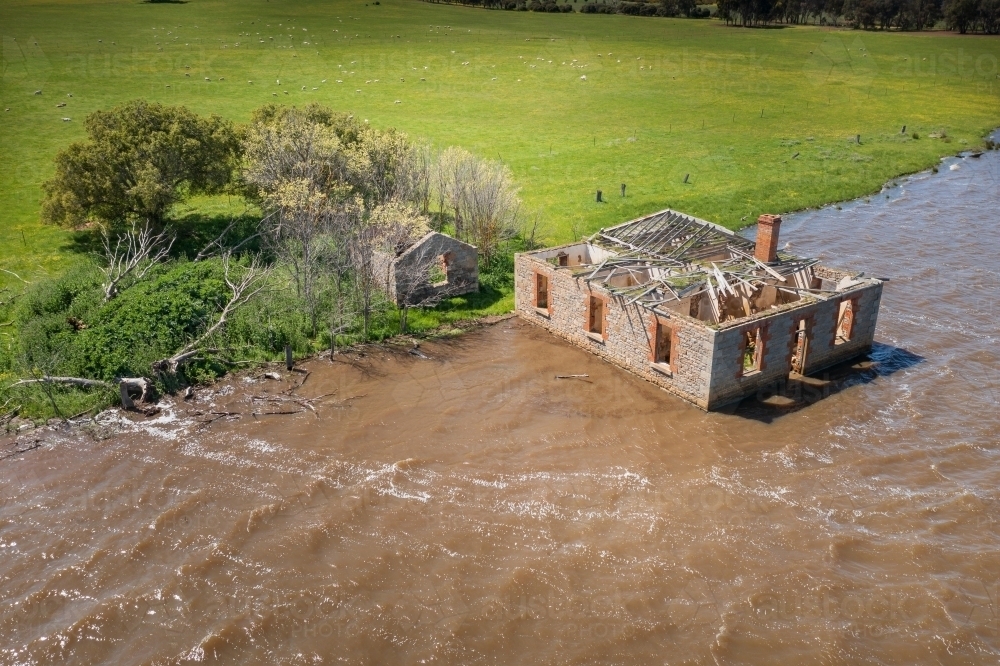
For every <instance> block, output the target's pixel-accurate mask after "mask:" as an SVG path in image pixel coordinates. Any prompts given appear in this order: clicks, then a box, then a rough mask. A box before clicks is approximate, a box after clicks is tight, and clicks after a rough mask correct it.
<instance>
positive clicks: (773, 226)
mask: <svg viewBox="0 0 1000 666" xmlns="http://www.w3.org/2000/svg"><path fill="white" fill-rule="evenodd" d="M780 230H781V216H780V215H761V216H760V217H758V218H757V244H756V245H755V246H754V253H753V256H755V257H756V258H757V259H758V260H759V261H763V262H764V263H765V264H769V263H771V262H772V261H777V260H778V231H780Z"/></svg>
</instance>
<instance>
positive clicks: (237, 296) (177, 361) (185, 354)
mask: <svg viewBox="0 0 1000 666" xmlns="http://www.w3.org/2000/svg"><path fill="white" fill-rule="evenodd" d="M222 263H223V269H224V271H225V274H224V279H225V281H226V286H227V287H229V291H230V296H229V301H228V302H227V303H226V304H225V305H224V306H223V308H222V310H221V312H219V316H218V317H217V318H216V320H215V323H213V324H212V325H211V326H209V327H208V328H207V329H205V332H204V333H202V334H201V335H200V336H198V337H197V338H196V339H194V340H192V341H191V342H189V343H188V344H187V345H185V346H184V348H183V349H181V350H180V351H178V352H177V353H176V354H174V355H173V356H171V357H170V358H165V359H162V360H159V361H155V362H154V363H153V372H155V373H158V374H162V373H168V374H176V372H177V370H178V369H179V368H180V367H181V366H182V365H184V364H185V363H187V362H189V361H191V360H192V359H194V358H196V357H197V356H198V354H202V353H212V352H214V351H217V350H213V349H206V348H205V347H204V345H205V342H206V341H207V340H209V339H210V338H211V337H212V336H213V335H214V334H215V333H216V332H217V331H218V330H219V329H221V328H222V327H223V326H225V325H226V322H227V321H229V316H230V315H231V314H232V313H233V312H234V311H235V310H236V309H237V308H239V307H240V306H241V305H243V304H244V303H246V302H247V301H249V300H250V299H252V298H253V297H254V296H256V295H257V294H259V293H260V292H261V291H262V290H263V289H264V287H265V286H266V279H267V277H268V276H269V275H270V268H269V267H268V266H266V265H265V264H264V263H262V262H261V261H260V259H259V258H258V257H254V258H253V259H252V260H251V261H250V264H249V265H248V266H246V267H241V268H240V269H239V271H238V272H240V275H239V277H235V276H234V275H233V274H234V273H236V272H237V271H235V270H233V266H232V263H233V262H232V261H231V258H230V256H229V254H225V255H223V258H222Z"/></svg>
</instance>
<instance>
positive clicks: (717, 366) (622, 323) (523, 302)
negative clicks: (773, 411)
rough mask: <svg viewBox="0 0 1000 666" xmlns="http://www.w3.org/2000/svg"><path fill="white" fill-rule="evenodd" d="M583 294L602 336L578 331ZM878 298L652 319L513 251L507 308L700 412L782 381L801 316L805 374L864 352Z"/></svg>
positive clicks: (858, 296) (858, 295) (852, 292)
mask: <svg viewBox="0 0 1000 666" xmlns="http://www.w3.org/2000/svg"><path fill="white" fill-rule="evenodd" d="M537 274H542V275H544V276H546V277H547V278H548V281H549V283H548V292H549V296H548V298H549V300H548V306H547V307H546V308H544V309H538V308H536V307H535V300H534V299H535V285H536V277H535V276H536V275H537ZM591 295H596V296H599V297H601V298H602V299H604V301H605V326H604V331H603V334H602V335H594V334H588V333H587V330H586V325H587V322H588V311H589V303H590V296H591ZM881 295H882V283H881V282H879V281H877V280H868V281H865V282H863V283H862V284H859V285H858V286H857V287H855V288H853V289H848V290H846V291H845V292H844V293H843V294H838V295H837V296H836V297H835V298H831V299H828V300H825V301H820V300H813V299H809V298H806V299H804V300H803V301H798V302H795V303H789V304H786V305H784V306H781V307H779V308H778V309H777V310H773V311H768V312H762V313H759V314H758V315H755V316H753V317H749V318H745V319H741V320H737V321H732V322H726V323H723V324H721V325H719V326H711V325H708V324H706V323H705V322H702V321H699V320H697V319H694V318H692V317H689V316H686V315H684V314H679V313H669V314H666V315H654V314H653V313H651V312H649V311H648V310H646V309H645V308H642V307H640V306H638V305H635V304H633V305H625V301H624V300H622V299H617V298H614V297H613V296H611V294H609V293H608V292H607V291H605V290H603V289H601V288H600V287H599V286H596V285H593V286H591V285H588V284H587V283H586V282H585V281H584V280H583V279H582V276H581V277H580V278H574V277H573V275H572V273H571V272H570V270H569V269H567V268H556V267H555V266H554V265H552V264H551V263H549V262H547V261H544V260H542V259H539V258H537V257H535V256H531V255H527V254H518V255H516V257H515V260H514V303H515V306H514V307H515V310H516V312H517V313H518V314H519V315H520V316H521V317H523V318H524V319H526V320H528V321H530V322H532V323H534V324H537V325H539V326H541V327H543V328H545V329H547V330H549V331H550V332H552V333H554V334H555V335H558V336H559V337H561V338H563V339H565V340H568V341H569V342H572V343H573V344H575V345H577V346H579V347H583V348H584V349H586V350H588V351H590V352H592V353H594V354H596V355H598V356H600V357H602V358H604V359H606V360H608V361H610V362H612V363H614V364H615V365H618V366H619V367H622V368H624V369H626V370H628V371H630V372H632V373H634V374H636V375H638V376H640V377H642V378H643V379H646V380H648V381H650V382H653V383H654V384H656V385H658V386H660V387H662V388H664V389H666V390H668V391H670V392H672V393H675V394H676V395H679V396H681V397H683V398H685V399H686V400H689V401H691V402H693V403H695V404H696V405H698V406H699V407H701V408H703V409H715V408H718V407H721V406H723V405H725V404H728V403H730V402H734V401H736V400H739V399H740V398H743V397H746V396H749V395H753V394H755V393H756V392H757V391H759V390H761V389H764V388H765V387H768V386H771V385H773V384H774V383H776V382H778V381H781V380H784V379H785V378H787V377H788V374H789V372H790V371H791V362H792V355H793V352H794V350H795V344H796V331H797V330H798V327H799V322H800V321H801V320H803V319H805V321H806V324H807V325H806V331H807V337H808V339H809V349H808V352H807V354H806V368H805V370H806V374H810V373H815V372H818V371H820V370H822V369H824V368H826V367H829V366H831V365H834V364H836V363H839V362H842V361H846V360H848V359H850V358H853V357H855V356H858V355H859V354H863V353H865V352H866V351H868V350H869V349H870V348H871V345H872V342H873V340H874V335H875V324H876V319H877V315H878V307H879V301H880V299H881ZM843 300H852V301H853V302H854V303H855V304H856V305H855V315H854V316H855V323H854V329H853V331H852V335H851V339H850V341H848V342H844V343H842V344H839V345H837V344H834V340H835V332H836V325H837V320H838V316H839V310H840V303H841V302H842V301H843ZM657 320H659V325H663V326H667V327H669V328H670V329H671V330H672V331H673V342H672V355H671V367H670V368H669V371H666V372H664V371H663V370H661V369H658V367H657V366H655V365H654V364H653V363H652V361H653V345H654V344H655V342H654V341H655V339H656V326H657V325H658V323H657ZM753 329H759V330H760V332H761V338H762V340H763V355H762V358H761V362H760V365H759V370H757V371H752V372H744V371H743V345H744V344H745V340H746V336H745V333H746V332H747V331H749V330H753Z"/></svg>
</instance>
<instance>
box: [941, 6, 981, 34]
mask: <svg viewBox="0 0 1000 666" xmlns="http://www.w3.org/2000/svg"><path fill="white" fill-rule="evenodd" d="M978 14H979V2H977V0H948V1H947V2H946V3H945V5H944V18H945V21H946V22H947V23H948V27H949V28H951V29H953V30H958V31H959V32H960V33H961V34H963V35H964V34H965V33H966V32H968V31H969V28H974V27H975V22H976V18H977V16H978Z"/></svg>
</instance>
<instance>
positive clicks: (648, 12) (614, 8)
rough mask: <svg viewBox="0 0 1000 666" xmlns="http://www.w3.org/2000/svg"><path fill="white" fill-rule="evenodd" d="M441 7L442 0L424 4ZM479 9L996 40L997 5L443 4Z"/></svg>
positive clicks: (898, 0) (515, 0) (862, 1)
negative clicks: (933, 32) (942, 32)
mask: <svg viewBox="0 0 1000 666" xmlns="http://www.w3.org/2000/svg"><path fill="white" fill-rule="evenodd" d="M425 1H427V2H441V1H442V0H425ZM445 1H446V2H448V4H460V5H467V6H473V7H483V8H485V9H501V10H509V11H533V12H562V13H570V12H574V11H576V12H579V13H581V14H626V15H631V16H659V17H671V18H673V17H682V16H683V17H687V18H707V17H708V16H710V15H712V16H715V17H716V18H718V19H721V20H723V21H725V22H726V24H727V25H734V26H741V27H748V28H749V27H767V26H774V25H782V24H784V25H804V24H809V23H812V24H816V25H834V26H841V25H842V26H845V27H850V28H855V29H859V30H900V31H916V30H926V29H929V28H934V27H936V26H942V27H944V28H946V29H949V30H955V31H957V32H959V33H961V34H967V33H984V34H989V35H995V34H1000V0H718V1H717V2H716V3H715V5H714V6H715V12H714V14H713V13H712V11H711V9H710V7H711V6H712V5H705V4H699V3H698V2H696V0H600V1H595V0H583V2H582V3H578V2H577V0H573V2H572V4H571V3H570V2H562V3H559V2H556V0H445Z"/></svg>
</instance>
